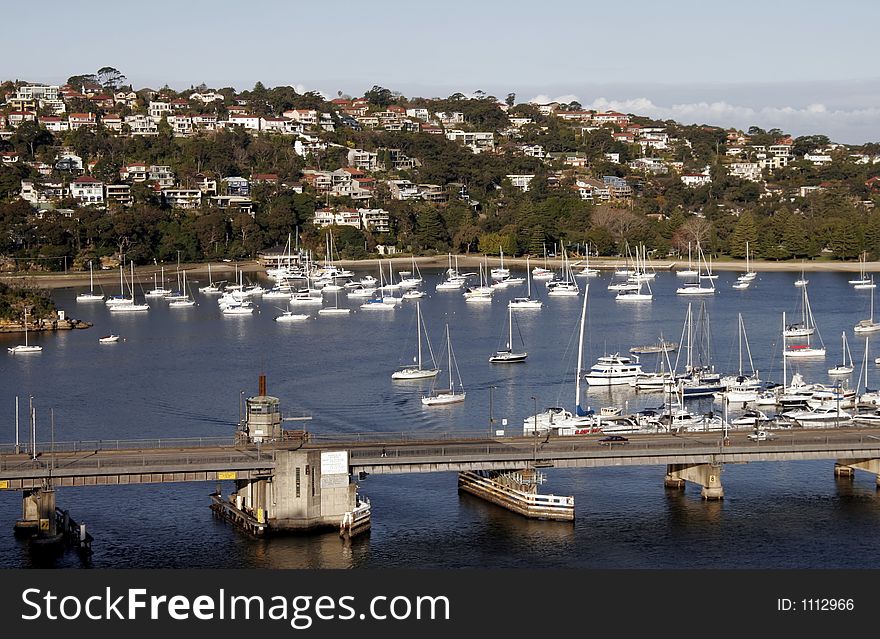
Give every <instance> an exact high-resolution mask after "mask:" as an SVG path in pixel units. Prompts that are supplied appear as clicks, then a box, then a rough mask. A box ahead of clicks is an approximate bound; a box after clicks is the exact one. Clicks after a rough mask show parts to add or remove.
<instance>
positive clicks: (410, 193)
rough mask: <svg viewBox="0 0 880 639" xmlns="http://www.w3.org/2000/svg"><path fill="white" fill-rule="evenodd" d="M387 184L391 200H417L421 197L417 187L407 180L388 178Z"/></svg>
mask: <svg viewBox="0 0 880 639" xmlns="http://www.w3.org/2000/svg"><path fill="white" fill-rule="evenodd" d="M387 184H388V188H389V190H390V191H391V199H393V200H404V201H405V200H419V199H421V197H422V193H421V191H420V190H419V187H417V186H416V185H415V184H413V183H412V182H410V181H409V180H388V182H387Z"/></svg>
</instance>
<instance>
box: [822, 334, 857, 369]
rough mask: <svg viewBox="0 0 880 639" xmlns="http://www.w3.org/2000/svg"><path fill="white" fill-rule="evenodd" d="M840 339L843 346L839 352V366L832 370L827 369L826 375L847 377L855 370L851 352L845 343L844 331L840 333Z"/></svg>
mask: <svg viewBox="0 0 880 639" xmlns="http://www.w3.org/2000/svg"><path fill="white" fill-rule="evenodd" d="M841 339H842V340H843V346H842V350H841V357H840V364H838V365H837V366H835V367H834V368H829V369H828V374H829V375H831V376H838V375H849V374H850V373H852V372H853V370H854V369H855V366H853V358H852V352H850V350H849V344H847V342H846V331H843V332H842V333H841Z"/></svg>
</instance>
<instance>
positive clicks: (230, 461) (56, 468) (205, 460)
mask: <svg viewBox="0 0 880 639" xmlns="http://www.w3.org/2000/svg"><path fill="white" fill-rule="evenodd" d="M274 461H275V451H273V450H262V451H256V450H251V451H240V452H238V451H229V452H224V453H214V454H208V453H201V454H199V453H195V452H193V453H185V454H169V455H161V456H158V455H156V454H155V453H149V454H147V453H144V454H140V455H138V454H130V453H121V454H119V455H112V456H106V455H104V456H99V455H92V456H88V455H87V456H84V457H77V458H76V459H73V460H64V459H63V458H55V457H52V456H51V455H47V456H45V457H43V456H38V457H37V458H36V459H31V458H28V459H21V457H6V458H0V472H2V471H13V472H25V473H27V474H31V473H30V471H34V472H39V473H40V474H41V475H46V476H49V475H51V474H52V473H56V474H58V475H64V474H69V473H70V472H71V471H76V472H77V473H80V472H82V471H85V470H95V471H100V470H115V469H120V468H126V469H129V470H131V469H137V468H144V469H151V470H150V471H149V472H153V470H152V469H157V468H160V469H168V468H174V469H177V468H191V467H195V466H216V467H222V468H224V469H228V468H234V467H236V466H243V465H244V466H247V467H255V468H258V467H260V466H261V465H264V464H265V465H270V464H272V463H274ZM138 472H140V471H138ZM162 472H166V471H164V470H163V471H162Z"/></svg>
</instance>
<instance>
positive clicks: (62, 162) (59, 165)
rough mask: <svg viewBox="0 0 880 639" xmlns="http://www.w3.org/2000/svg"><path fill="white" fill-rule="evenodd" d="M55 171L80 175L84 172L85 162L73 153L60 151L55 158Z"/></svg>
mask: <svg viewBox="0 0 880 639" xmlns="http://www.w3.org/2000/svg"><path fill="white" fill-rule="evenodd" d="M55 170H56V171H70V172H71V173H76V174H80V173H82V172H83V160H82V158H81V157H80V156H78V155H76V154H74V153H73V152H71V151H60V152H59V153H58V154H57V155H56V156H55Z"/></svg>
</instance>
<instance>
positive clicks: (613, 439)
mask: <svg viewBox="0 0 880 639" xmlns="http://www.w3.org/2000/svg"><path fill="white" fill-rule="evenodd" d="M628 441H629V440H628V439H627V438H626V437H624V436H623V435H607V436H606V437H603V438H602V439H600V440H599V443H600V444H601V445H603V446H610V445H611V444H625V443H627V442H628Z"/></svg>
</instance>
